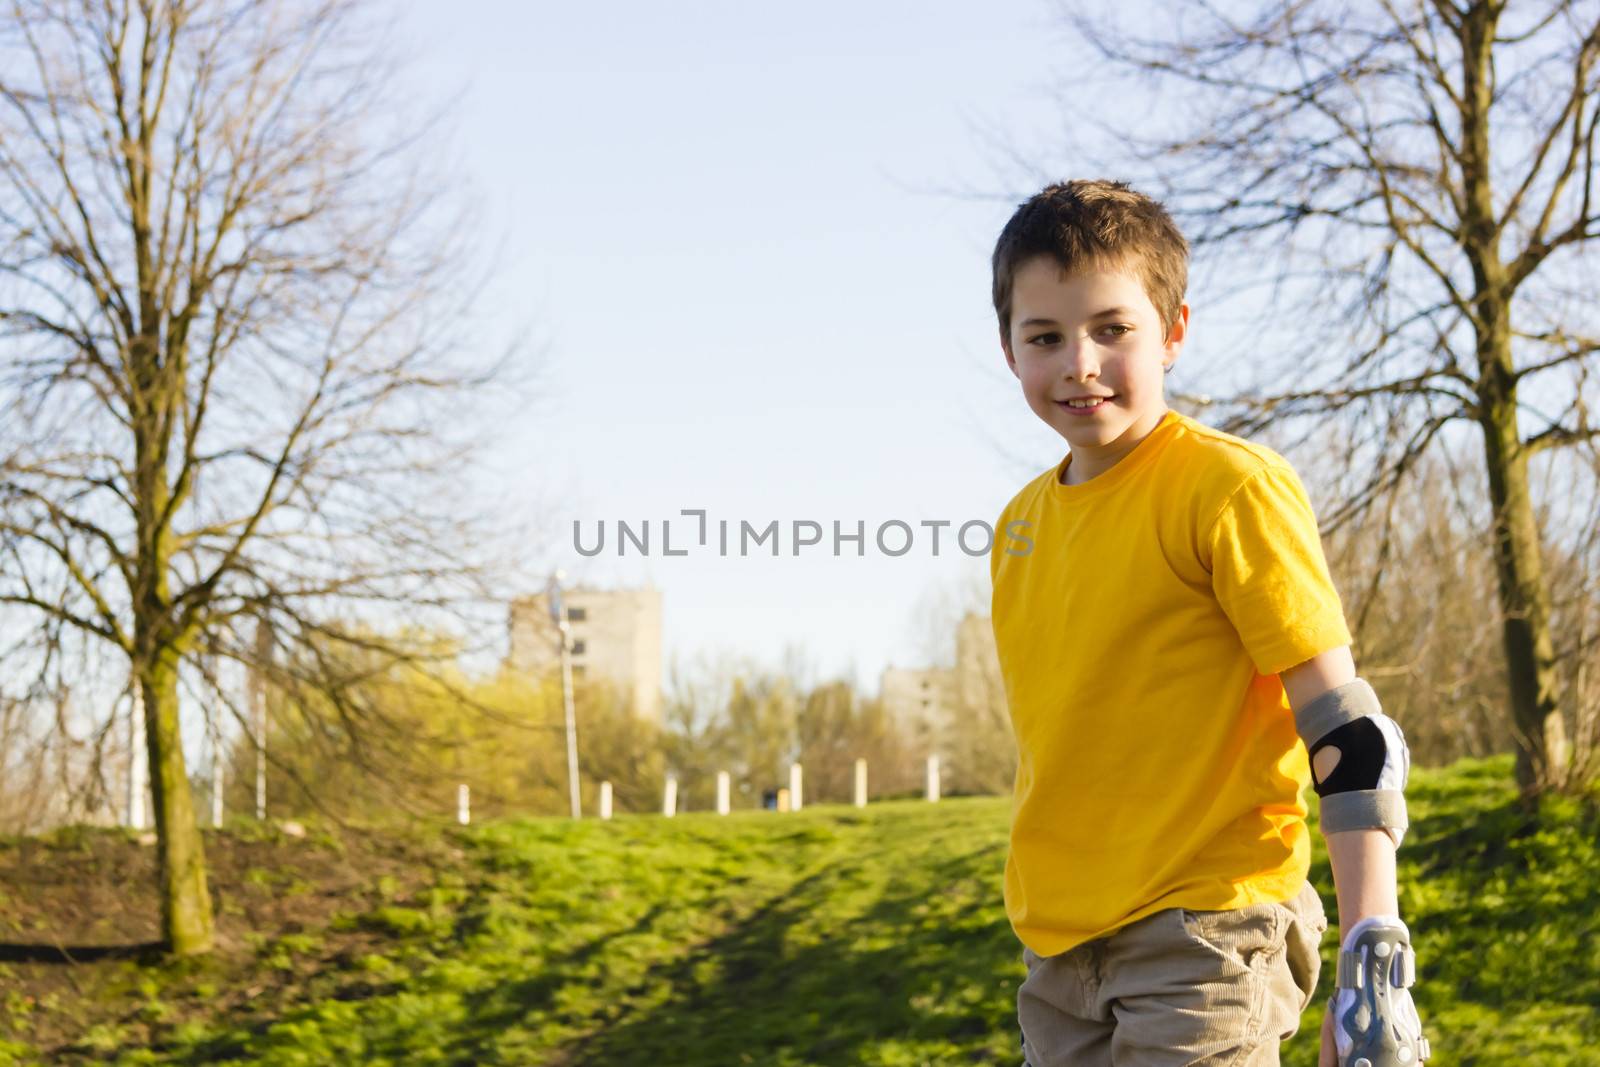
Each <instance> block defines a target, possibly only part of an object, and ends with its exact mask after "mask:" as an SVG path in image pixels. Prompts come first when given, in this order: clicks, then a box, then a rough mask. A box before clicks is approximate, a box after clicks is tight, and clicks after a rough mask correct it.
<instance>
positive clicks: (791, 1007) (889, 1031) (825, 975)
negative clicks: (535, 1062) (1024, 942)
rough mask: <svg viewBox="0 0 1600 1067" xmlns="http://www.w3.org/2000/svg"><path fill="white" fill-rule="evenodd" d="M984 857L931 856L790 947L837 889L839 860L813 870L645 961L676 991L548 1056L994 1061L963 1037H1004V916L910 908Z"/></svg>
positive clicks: (1017, 962) (574, 1061) (566, 1060)
mask: <svg viewBox="0 0 1600 1067" xmlns="http://www.w3.org/2000/svg"><path fill="white" fill-rule="evenodd" d="M993 855H994V853H993V850H992V849H982V850H978V851H977V852H974V853H972V854H969V855H968V856H963V857H956V858H954V859H952V860H950V861H947V862H945V863H940V864H937V865H936V866H935V867H934V869H933V870H932V871H931V872H930V873H931V877H930V878H929V880H928V883H927V884H928V885H930V886H932V887H934V888H932V889H926V888H922V887H895V888H892V889H891V890H890V891H889V892H886V893H883V894H881V895H879V896H878V897H877V898H876V899H875V900H874V901H873V902H872V903H871V905H870V906H869V907H867V908H866V909H865V910H864V911H862V912H860V913H859V914H857V915H855V916H854V917H853V918H851V919H849V920H847V921H845V922H842V923H837V924H835V925H832V926H830V929H829V932H828V934H827V936H826V937H824V938H822V939H821V940H818V941H816V942H814V943H811V944H801V945H796V944H794V943H792V942H793V941H794V940H795V939H794V938H793V934H794V933H795V931H796V930H797V929H799V928H801V927H804V926H805V925H806V924H807V923H808V922H809V921H811V920H814V918H815V916H816V914H817V913H818V911H819V909H822V910H825V909H828V908H829V907H830V903H831V901H832V900H834V899H835V893H836V887H835V886H834V884H833V883H834V882H835V881H837V877H838V874H839V872H838V871H824V872H820V873H818V874H815V875H813V876H811V877H810V878H808V879H806V880H805V881H803V882H801V883H799V884H797V885H796V886H795V887H794V889H793V890H792V891H791V892H790V893H789V894H788V895H786V896H785V897H783V898H781V899H778V900H774V901H772V902H770V903H769V904H767V905H766V906H764V907H762V908H760V909H758V910H757V911H755V912H754V913H752V914H751V915H749V916H748V917H747V918H745V919H744V920H743V921H741V922H740V923H738V925H736V926H735V927H734V928H732V929H731V930H729V932H728V933H726V934H724V935H723V936H721V937H718V938H716V939H714V940H711V941H709V942H707V943H705V944H703V945H701V946H699V947H698V948H697V949H696V950H695V951H693V952H692V953H690V954H689V955H687V956H685V957H681V958H679V959H677V960H675V961H673V962H671V963H670V964H662V965H659V966H658V967H657V968H655V969H654V973H655V974H657V975H659V976H660V977H661V978H663V979H665V980H666V981H668V982H669V983H670V985H671V988H672V990H673V992H672V995H671V996H670V997H669V998H668V999H667V1000H666V1001H665V1002H664V1003H661V1004H659V1005H657V1006H654V1007H652V1008H649V1009H647V1010H643V1011H640V1012H635V1013H631V1014H627V1015H624V1016H622V1017H621V1018H619V1019H618V1020H617V1021H616V1022H615V1023H613V1024H612V1025H611V1026H609V1027H608V1028H607V1029H605V1030H603V1031H601V1032H599V1033H597V1034H595V1035H593V1036H592V1037H589V1038H587V1039H585V1040H583V1041H581V1042H575V1043H573V1044H571V1045H569V1046H568V1047H567V1048H566V1049H565V1050H563V1052H562V1054H561V1055H560V1056H558V1057H557V1058H555V1059H553V1060H552V1061H551V1062H552V1063H560V1064H570V1065H574V1067H577V1065H587V1064H612V1063H637V1062H646V1059H647V1058H650V1059H653V1060H655V1062H660V1063H678V1062H687V1061H686V1060H684V1059H683V1058H682V1057H683V1056H684V1055H685V1053H686V1052H687V1051H689V1050H692V1054H693V1062H695V1063H697V1064H706V1065H713V1064H740V1063H773V1062H778V1054H780V1053H784V1054H787V1056H788V1057H790V1058H788V1059H785V1060H783V1061H782V1062H785V1063H794V1062H802V1061H803V1062H807V1063H856V1062H861V1053H862V1052H863V1051H864V1050H866V1049H869V1048H870V1047H872V1046H874V1045H876V1044H878V1043H880V1042H884V1041H889V1040H901V1041H909V1042H913V1043H918V1044H927V1043H933V1044H939V1043H945V1044H946V1045H947V1047H948V1049H949V1052H950V1053H952V1054H954V1053H956V1052H957V1049H958V1048H961V1049H965V1050H966V1051H964V1052H962V1053H961V1060H962V1062H968V1063H982V1062H991V1061H992V1057H991V1056H990V1055H988V1054H985V1053H983V1052H974V1051H972V1050H971V1046H972V1045H973V1044H974V1043H975V1042H979V1041H981V1040H982V1039H983V1038H984V1037H985V1036H986V1035H993V1037H994V1040H993V1041H991V1042H989V1043H990V1044H998V1045H999V1046H1000V1047H1003V1048H1010V1047H1011V1046H1012V1045H1014V1043H1015V1039H1014V1037H1013V1036H1012V1035H1013V1034H1014V1032H1015V1029H1016V1014H1015V1012H1016V1008H1015V991H1016V987H1017V986H1018V985H1019V984H1020V983H1021V980H1022V977H1023V975H1022V963H1021V955H1020V951H1021V950H1020V948H1019V947H1018V946H1017V944H1016V940H1015V938H1014V937H1013V935H1012V933H1011V930H1010V927H1009V926H1008V925H1007V924H1006V922H1005V920H1004V917H1003V915H1002V916H999V919H998V921H995V920H994V919H992V918H990V919H985V918H982V917H981V916H980V914H979V910H978V909H975V908H970V907H968V908H965V909H964V911H963V912H961V913H953V914H938V913H937V912H934V913H932V914H929V913H927V912H924V913H923V914H921V915H919V908H920V907H921V906H923V905H926V904H928V902H929V899H930V895H931V896H934V897H937V896H938V895H940V894H941V892H944V891H947V890H949V889H951V888H956V887H960V886H963V885H968V886H970V885H971V884H972V882H973V881H974V879H975V878H976V879H978V880H980V881H981V882H985V883H986V882H988V881H997V872H996V871H990V870H987V869H984V870H982V871H981V872H980V871H975V870H974V863H973V860H974V859H976V858H978V857H979V856H982V857H983V858H984V859H986V860H987V859H989V858H992V856H993ZM994 888H995V889H996V890H997V889H998V887H997V886H996V887H994ZM987 889H988V887H987V886H985V888H984V889H983V890H980V893H986V892H987ZM976 899H984V898H983V897H982V896H979V897H977V898H976ZM990 903H991V902H990V901H988V900H986V899H984V904H986V905H988V904H990ZM983 911H986V912H989V913H990V914H993V912H992V908H988V907H986V908H984V909H983ZM795 1057H799V1059H796V1058H795Z"/></svg>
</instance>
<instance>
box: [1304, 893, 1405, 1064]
mask: <svg viewBox="0 0 1600 1067" xmlns="http://www.w3.org/2000/svg"><path fill="white" fill-rule="evenodd" d="M1415 960H1416V956H1415V954H1414V953H1413V951H1412V949H1411V934H1410V931H1408V930H1407V929H1406V925H1405V923H1403V922H1401V921H1400V919H1399V917H1398V916H1391V915H1381V916H1380V915H1374V916H1368V917H1367V918H1365V919H1362V920H1361V921H1360V922H1358V923H1357V924H1356V925H1355V926H1354V927H1352V928H1351V930H1350V932H1349V933H1348V934H1347V935H1346V936H1345V938H1344V940H1343V943H1342V944H1341V945H1340V953H1339V971H1338V976H1337V981H1336V986H1335V989H1334V993H1333V996H1332V997H1330V998H1329V999H1328V1006H1327V1009H1326V1013H1325V1015H1324V1018H1323V1024H1322V1048H1321V1051H1320V1053H1319V1064H1320V1067H1415V1065H1417V1064H1420V1063H1421V1062H1422V1061H1424V1060H1426V1059H1428V1056H1429V1052H1430V1050H1429V1048H1428V1040H1427V1038H1426V1037H1425V1036H1424V1035H1423V1033H1422V1021H1421V1020H1420V1019H1418V1018H1417V1008H1416V1005H1415V1004H1414V1003H1413V1002H1412V1000H1411V990H1410V988H1409V987H1410V986H1411V985H1412V983H1414V982H1415V981H1416V969H1415Z"/></svg>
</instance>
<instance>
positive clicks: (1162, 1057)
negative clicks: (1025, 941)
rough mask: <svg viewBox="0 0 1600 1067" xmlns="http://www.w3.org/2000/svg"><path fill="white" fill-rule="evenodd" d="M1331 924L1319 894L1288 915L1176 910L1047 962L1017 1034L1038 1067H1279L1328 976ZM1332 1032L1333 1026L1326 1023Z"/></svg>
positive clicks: (1268, 907) (1030, 959)
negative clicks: (1326, 939)
mask: <svg viewBox="0 0 1600 1067" xmlns="http://www.w3.org/2000/svg"><path fill="white" fill-rule="evenodd" d="M1327 928H1328V918H1327V915H1326V913H1325V912H1324V911H1323V907H1322V900H1321V898H1319V897H1318V896H1317V891H1316V889H1315V888H1313V887H1312V885H1311V884H1310V883H1309V882H1307V883H1306V884H1305V885H1304V886H1302V887H1301V889H1300V892H1299V893H1297V894H1295V896H1294V897H1293V899H1291V900H1289V901H1288V902H1286V903H1283V904H1251V905H1249V906H1247V907H1243V908H1237V909H1233V910H1229V911H1191V910H1189V909H1187V908H1168V909H1167V910H1165V911H1158V912H1156V913H1155V914H1153V915H1148V916H1146V917H1145V918H1143V919H1140V920H1139V921H1137V922H1134V923H1130V924H1129V925H1127V926H1124V927H1123V928H1121V929H1120V930H1117V931H1115V932H1114V933H1112V934H1111V935H1110V936H1108V937H1102V938H1097V939H1096V940H1094V941H1090V942H1087V943H1085V944H1082V945H1079V946H1077V947H1076V948H1074V949H1072V950H1070V951H1068V952H1063V953H1061V954H1060V955H1056V956H1049V957H1043V958H1041V957H1040V956H1038V955H1035V954H1034V953H1033V951H1032V950H1030V949H1027V948H1024V949H1023V953H1022V958H1023V962H1024V963H1026V964H1027V966H1028V977H1027V979H1026V980H1025V981H1024V982H1023V983H1022V987H1021V988H1020V989H1018V990H1017V1022H1018V1024H1019V1025H1020V1026H1021V1028H1022V1052H1023V1057H1024V1061H1025V1063H1026V1064H1027V1065H1029V1067H1067V1065H1069V1064H1070V1065H1072V1067H1095V1065H1113V1067H1132V1065H1138V1067H1161V1065H1166V1064H1171V1065H1174V1067H1176V1065H1178V1064H1201V1063H1203V1064H1208V1065H1213V1067H1224V1065H1234V1064H1237V1065H1242V1067H1260V1065H1263V1064H1277V1062H1278V1042H1279V1041H1285V1040H1288V1039H1289V1038H1290V1037H1292V1036H1294V1033H1295V1031H1296V1030H1297V1029H1298V1028H1299V1025H1300V1013H1301V1012H1303V1011H1304V1010H1305V1009H1306V1006H1307V1005H1308V1004H1310V1003H1311V998H1312V996H1313V995H1314V994H1315V993H1316V989H1317V975H1318V972H1319V971H1320V970H1321V957H1320V956H1319V954H1318V949H1319V946H1320V945H1321V942H1322V935H1323V932H1324V931H1326V930H1327ZM1317 1023H1318V1027H1319V1028H1320V1025H1321V1020H1320V1019H1318V1020H1317Z"/></svg>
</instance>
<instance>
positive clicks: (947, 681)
mask: <svg viewBox="0 0 1600 1067" xmlns="http://www.w3.org/2000/svg"><path fill="white" fill-rule="evenodd" d="M878 695H879V697H880V698H881V699H882V701H883V704H884V708H885V709H886V710H887V711H888V712H889V714H890V716H891V717H893V718H894V720H895V721H896V723H898V724H899V725H900V727H901V728H902V729H904V730H906V731H907V732H908V733H910V734H911V736H913V737H915V738H917V739H919V740H921V741H922V742H924V743H925V744H927V745H929V747H930V748H934V749H938V748H942V747H943V746H944V742H945V741H946V739H947V737H948V735H949V731H950V726H951V721H952V716H954V715H956V714H958V713H960V711H961V710H962V709H963V708H965V709H969V710H970V709H976V708H988V707H990V706H992V705H995V703H996V702H997V701H998V702H999V704H998V706H999V707H1002V708H1003V707H1004V701H1005V687H1004V684H1003V682H1002V680H1001V678H1000V656H999V653H998V652H997V651H996V649H995V644H994V630H993V629H992V628H991V627H990V625H989V617H988V616H987V615H979V614H977V613H976V612H968V613H967V614H966V615H964V616H963V617H962V619H961V622H960V624H959V625H958V626H957V627H956V658H955V665H954V666H951V667H887V668H885V669H884V672H883V674H882V675H881V676H880V677H879V680H878Z"/></svg>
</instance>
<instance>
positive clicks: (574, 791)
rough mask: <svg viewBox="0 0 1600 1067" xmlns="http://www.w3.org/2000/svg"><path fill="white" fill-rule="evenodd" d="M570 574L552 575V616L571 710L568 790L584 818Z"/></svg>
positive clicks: (565, 695)
mask: <svg viewBox="0 0 1600 1067" xmlns="http://www.w3.org/2000/svg"><path fill="white" fill-rule="evenodd" d="M564 577H566V575H565V574H564V573H563V572H562V571H556V573H555V574H554V575H552V576H551V578H550V587H549V600H550V618H551V619H552V620H554V622H555V624H556V632H557V634H558V635H559V640H560V642H561V702H562V703H563V704H564V705H566V711H567V790H568V792H569V793H570V794H571V797H572V817H573V818H574V819H577V818H581V817H582V815H583V806H582V805H581V804H580V803H579V801H578V716H577V713H576V711H575V710H574V709H573V706H572V626H571V624H570V623H569V622H568V621H567V605H566V601H565V600H563V599H562V596H561V579H562V578H564Z"/></svg>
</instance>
